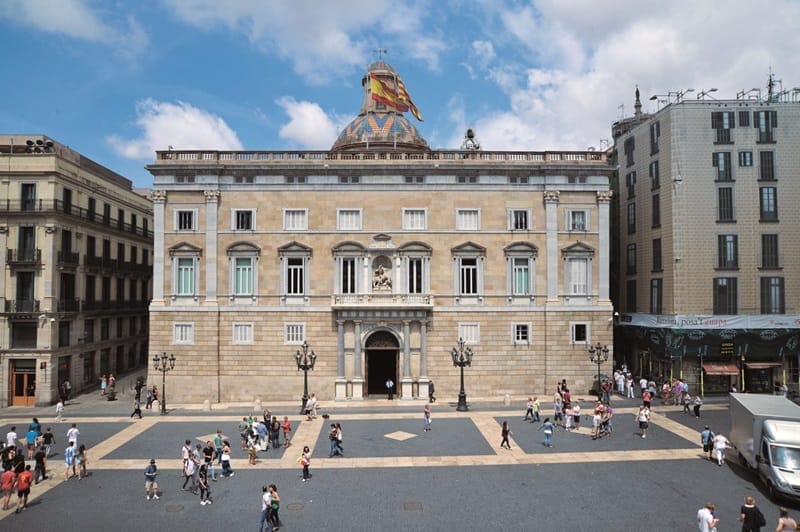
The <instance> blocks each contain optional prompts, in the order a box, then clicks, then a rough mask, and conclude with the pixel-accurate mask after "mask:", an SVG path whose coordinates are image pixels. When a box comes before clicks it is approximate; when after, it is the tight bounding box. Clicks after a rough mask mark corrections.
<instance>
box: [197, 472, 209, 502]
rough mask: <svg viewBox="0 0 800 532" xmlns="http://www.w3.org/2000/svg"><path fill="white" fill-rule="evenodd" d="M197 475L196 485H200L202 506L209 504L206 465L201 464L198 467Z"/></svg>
mask: <svg viewBox="0 0 800 532" xmlns="http://www.w3.org/2000/svg"><path fill="white" fill-rule="evenodd" d="M199 471H200V472H199V475H198V478H197V483H198V486H199V487H200V504H202V505H203V506H205V505H207V504H211V502H212V501H211V488H210V487H209V485H208V466H207V465H206V464H203V465H201V466H200V468H199Z"/></svg>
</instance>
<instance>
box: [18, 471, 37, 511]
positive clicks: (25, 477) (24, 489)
mask: <svg viewBox="0 0 800 532" xmlns="http://www.w3.org/2000/svg"><path fill="white" fill-rule="evenodd" d="M32 483H33V473H31V466H30V465H26V466H25V471H23V472H22V473H20V474H19V475H17V489H18V490H19V491H17V509H16V510H15V513H20V512H21V511H22V510H24V509H25V508H27V507H28V495H29V494H30V492H31V484H32Z"/></svg>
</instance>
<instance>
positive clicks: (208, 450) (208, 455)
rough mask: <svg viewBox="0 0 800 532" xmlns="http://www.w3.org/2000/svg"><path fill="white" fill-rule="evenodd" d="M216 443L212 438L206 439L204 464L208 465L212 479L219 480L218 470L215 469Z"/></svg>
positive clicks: (207, 469)
mask: <svg viewBox="0 0 800 532" xmlns="http://www.w3.org/2000/svg"><path fill="white" fill-rule="evenodd" d="M214 454H215V451H214V444H213V443H211V440H208V441H206V446H205V447H203V465H204V466H206V472H207V474H208V473H210V474H211V480H212V481H214V482H216V481H217V472H216V470H215V469H214Z"/></svg>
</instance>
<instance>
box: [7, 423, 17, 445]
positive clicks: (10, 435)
mask: <svg viewBox="0 0 800 532" xmlns="http://www.w3.org/2000/svg"><path fill="white" fill-rule="evenodd" d="M16 446H17V427H11V430H9V431H8V432H7V433H6V447H16Z"/></svg>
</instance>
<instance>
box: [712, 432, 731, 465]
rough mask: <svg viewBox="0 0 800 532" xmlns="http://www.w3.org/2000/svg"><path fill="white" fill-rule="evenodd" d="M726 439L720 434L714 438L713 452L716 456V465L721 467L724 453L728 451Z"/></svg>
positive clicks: (723, 461)
mask: <svg viewBox="0 0 800 532" xmlns="http://www.w3.org/2000/svg"><path fill="white" fill-rule="evenodd" d="M728 443H729V442H728V438H726V437H725V436H723V435H722V434H717V435H716V436H714V452H715V453H716V455H717V465H719V466H720V467H722V464H724V463H725V451H726V450H727V449H728Z"/></svg>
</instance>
